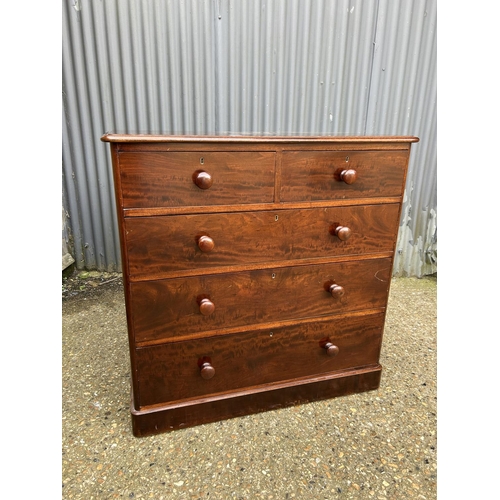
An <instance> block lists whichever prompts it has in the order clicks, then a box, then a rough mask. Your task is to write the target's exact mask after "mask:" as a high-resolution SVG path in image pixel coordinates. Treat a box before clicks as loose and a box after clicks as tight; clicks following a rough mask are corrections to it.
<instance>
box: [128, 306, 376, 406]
mask: <svg viewBox="0 0 500 500" xmlns="http://www.w3.org/2000/svg"><path fill="white" fill-rule="evenodd" d="M383 322H384V315H383V313H377V314H370V315H366V316H353V317H342V318H338V319H336V320H335V321H331V320H330V321H316V322H311V323H305V324H300V325H293V326H288V327H281V328H275V329H272V330H262V331H247V332H244V333H239V334H234V335H223V336H218V337H211V338H206V339H200V340H196V341H189V342H174V343H170V344H164V345H161V346H154V347H144V348H140V349H137V350H136V361H137V371H138V373H139V374H140V375H139V376H138V389H139V390H138V394H135V397H136V401H137V403H138V406H139V407H143V406H148V405H154V404H160V403H165V402H173V401H178V400H182V399H186V398H187V399H192V398H197V397H200V396H207V395H213V394H220V393H224V392H226V391H235V390H238V389H243V388H245V389H251V388H254V387H256V386H259V385H263V384H272V383H277V382H280V381H286V380H293V379H297V378H300V377H306V376H311V375H315V376H317V375H321V374H324V373H329V372H335V371H338V370H345V369H352V368H356V367H361V366H368V365H374V364H377V363H378V357H379V353H380V345H381V338H382V329H383Z"/></svg>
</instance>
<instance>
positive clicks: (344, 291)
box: [130, 258, 391, 343]
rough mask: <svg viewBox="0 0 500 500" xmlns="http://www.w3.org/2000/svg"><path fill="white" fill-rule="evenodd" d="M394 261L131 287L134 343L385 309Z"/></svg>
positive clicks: (252, 272)
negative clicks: (267, 323) (269, 323)
mask: <svg viewBox="0 0 500 500" xmlns="http://www.w3.org/2000/svg"><path fill="white" fill-rule="evenodd" d="M390 276H391V259H389V258H386V259H369V260H362V261H349V262H337V263H329V264H320V265H309V266H294V267H282V268H274V269H260V270H254V271H244V272H238V273H227V274H217V275H206V276H193V277H188V278H176V279H166V280H157V281H147V282H137V283H131V284H130V298H131V301H130V312H131V314H130V318H131V321H132V325H133V330H134V335H135V341H136V342H139V343H140V342H152V341H159V340H166V339H176V338H179V337H189V336H193V335H199V334H200V333H202V332H206V331H209V332H214V331H215V332H217V331H221V330H224V329H228V328H235V327H242V326H243V327H244V326H246V325H252V324H262V323H266V322H276V321H282V320H294V319H298V318H312V317H316V316H326V315H333V314H339V313H346V312H351V311H360V310H365V309H378V308H384V307H385V306H386V301H387V292H388V288H389V284H390Z"/></svg>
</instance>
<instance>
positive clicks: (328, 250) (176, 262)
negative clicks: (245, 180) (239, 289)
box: [124, 204, 399, 281]
mask: <svg viewBox="0 0 500 500" xmlns="http://www.w3.org/2000/svg"><path fill="white" fill-rule="evenodd" d="M398 215H399V205H398V204H385V205H362V206H349V207H329V208H314V209H303V210H271V211H256V212H237V213H221V214H199V215H173V216H161V217H130V218H127V219H125V222H124V223H125V237H126V247H127V254H128V269H129V276H130V279H131V280H132V281H134V280H138V279H151V278H155V277H161V275H162V274H168V273H176V272H182V271H184V270H190V271H193V270H200V269H211V268H218V267H224V266H234V265H241V264H257V263H260V262H273V261H288V260H290V261H291V260H296V259H306V258H318V257H331V256H341V255H361V254H368V253H376V252H392V251H393V249H394V244H395V235H396V234H397V227H398V222H399V220H398Z"/></svg>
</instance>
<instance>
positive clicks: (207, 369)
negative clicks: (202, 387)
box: [198, 356, 215, 380]
mask: <svg viewBox="0 0 500 500" xmlns="http://www.w3.org/2000/svg"><path fill="white" fill-rule="evenodd" d="M198 367H199V368H200V375H201V378H203V379H205V380H210V379H211V378H212V377H213V376H214V375H215V368H214V367H213V366H212V360H211V359H210V358H209V357H208V356H203V358H200V359H199V360H198Z"/></svg>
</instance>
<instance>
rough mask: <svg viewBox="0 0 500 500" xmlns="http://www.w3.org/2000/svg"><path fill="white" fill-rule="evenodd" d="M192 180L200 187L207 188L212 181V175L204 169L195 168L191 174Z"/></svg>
mask: <svg viewBox="0 0 500 500" xmlns="http://www.w3.org/2000/svg"><path fill="white" fill-rule="evenodd" d="M193 182H194V183H195V184H196V185H197V186H198V187H199V188H200V189H208V188H209V187H210V186H211V185H212V184H213V182H214V181H213V179H212V176H211V175H210V174H209V173H208V172H205V171H204V170H197V171H196V172H195V173H194V174H193Z"/></svg>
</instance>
